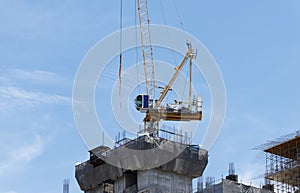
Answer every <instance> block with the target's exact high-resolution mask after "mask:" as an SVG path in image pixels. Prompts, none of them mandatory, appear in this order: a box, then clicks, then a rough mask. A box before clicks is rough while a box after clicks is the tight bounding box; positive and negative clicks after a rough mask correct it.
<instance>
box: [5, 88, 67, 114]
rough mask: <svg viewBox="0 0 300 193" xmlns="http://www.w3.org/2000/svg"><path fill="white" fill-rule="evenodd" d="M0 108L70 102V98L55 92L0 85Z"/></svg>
mask: <svg viewBox="0 0 300 193" xmlns="http://www.w3.org/2000/svg"><path fill="white" fill-rule="evenodd" d="M0 99H1V101H0V108H1V109H7V108H11V107H16V106H17V107H18V106H26V105H30V106H32V105H39V104H42V103H44V104H62V105H66V104H67V105H68V104H71V98H70V97H66V96H61V95H57V94H53V95H52V94H47V93H43V92H33V91H28V90H25V89H22V88H18V87H11V86H7V87H0Z"/></svg>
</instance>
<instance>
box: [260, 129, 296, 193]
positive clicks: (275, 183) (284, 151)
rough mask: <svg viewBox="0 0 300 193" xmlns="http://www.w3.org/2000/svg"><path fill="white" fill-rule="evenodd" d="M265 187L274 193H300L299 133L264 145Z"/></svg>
mask: <svg viewBox="0 0 300 193" xmlns="http://www.w3.org/2000/svg"><path fill="white" fill-rule="evenodd" d="M264 152H265V154H266V155H265V156H266V171H265V181H266V182H265V184H266V185H265V187H268V188H269V189H270V190H273V191H274V192H276V193H289V192H290V193H300V132H299V131H298V132H296V133H293V134H290V135H287V136H284V137H281V138H279V139H277V140H275V141H270V142H268V143H267V144H265V148H264Z"/></svg>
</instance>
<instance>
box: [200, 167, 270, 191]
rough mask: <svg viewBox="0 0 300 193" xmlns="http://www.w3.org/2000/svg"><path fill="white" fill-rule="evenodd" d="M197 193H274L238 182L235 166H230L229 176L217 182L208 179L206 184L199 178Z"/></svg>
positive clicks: (211, 178)
mask: <svg viewBox="0 0 300 193" xmlns="http://www.w3.org/2000/svg"><path fill="white" fill-rule="evenodd" d="M197 193H274V192H273V191H271V190H268V189H265V188H264V187H263V188H259V187H254V186H252V185H246V184H243V183H240V182H238V175H237V174H235V170H234V164H233V163H230V164H229V174H228V176H226V178H225V179H221V180H215V178H213V177H207V178H206V179H205V184H204V183H203V178H199V180H198V184H197Z"/></svg>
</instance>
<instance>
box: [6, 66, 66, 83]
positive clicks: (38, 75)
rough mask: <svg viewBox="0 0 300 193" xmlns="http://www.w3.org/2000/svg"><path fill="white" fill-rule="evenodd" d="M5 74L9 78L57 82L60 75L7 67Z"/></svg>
mask: <svg viewBox="0 0 300 193" xmlns="http://www.w3.org/2000/svg"><path fill="white" fill-rule="evenodd" d="M5 74H6V76H7V77H8V78H10V79H22V80H34V81H42V82H43V83H44V82H59V81H60V80H61V77H60V76H58V75H57V74H55V73H53V72H49V71H44V70H31V71H29V70H23V69H8V70H7V71H6V73H5Z"/></svg>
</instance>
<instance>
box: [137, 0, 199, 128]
mask: <svg viewBox="0 0 300 193" xmlns="http://www.w3.org/2000/svg"><path fill="white" fill-rule="evenodd" d="M137 3H138V15H139V24H140V26H139V27H140V36H141V43H142V54H143V66H144V73H145V80H146V81H145V82H146V94H144V95H142V94H140V95H138V96H137V97H136V98H135V107H136V109H137V110H138V111H140V112H142V113H146V117H145V118H144V120H143V121H144V131H145V132H147V133H150V134H153V133H155V132H157V131H158V129H159V121H160V120H165V121H191V120H198V121H199V120H201V119H202V99H201V97H200V95H198V96H197V97H194V99H193V100H192V88H191V87H192V63H193V61H192V60H193V58H194V57H195V53H194V48H193V47H192V45H191V43H187V46H188V50H187V52H186V54H185V56H184V58H183V60H182V62H181V63H180V65H178V66H176V67H175V73H174V75H173V76H172V78H171V80H170V81H169V83H168V85H166V86H165V87H162V88H163V90H162V92H161V95H160V96H159V98H158V99H157V100H155V88H156V84H155V73H154V60H153V49H152V45H151V43H152V42H151V33H150V19H149V12H148V0H137ZM187 61H189V63H190V75H189V78H190V79H189V83H190V84H189V101H188V102H182V101H176V100H175V104H167V106H163V105H162V101H163V100H164V98H165V97H166V95H167V94H168V92H169V90H171V88H172V86H173V84H174V82H175V80H176V78H177V77H178V75H179V73H180V72H181V70H182V68H183V67H184V65H185V64H186V63H187Z"/></svg>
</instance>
